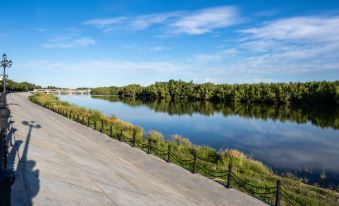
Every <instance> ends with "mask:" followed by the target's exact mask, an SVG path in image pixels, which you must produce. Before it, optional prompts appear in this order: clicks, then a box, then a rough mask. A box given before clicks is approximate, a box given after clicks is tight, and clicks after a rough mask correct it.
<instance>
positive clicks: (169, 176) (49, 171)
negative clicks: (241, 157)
mask: <svg viewBox="0 0 339 206" xmlns="http://www.w3.org/2000/svg"><path fill="white" fill-rule="evenodd" d="M28 96H29V94H28V93H15V94H8V96H7V102H8V106H9V108H10V110H11V121H10V124H11V127H10V128H11V130H10V133H9V137H8V138H10V143H9V158H8V167H9V168H12V167H13V170H14V171H15V183H14V185H13V186H12V192H11V193H12V196H11V200H12V204H11V205H14V206H27V205H38V206H39V205H51V206H53V205H81V206H102V205H105V206H130V205H140V206H177V205H180V206H181V205H182V206H220V205H223V206H244V205H246V206H266V204H265V203H263V202H261V201H259V200H257V199H255V198H253V197H251V196H249V195H246V194H245V193H242V192H239V191H237V190H235V189H227V188H224V187H223V186H221V185H220V184H218V183H216V182H213V181H211V180H209V179H208V178H205V177H203V176H201V175H192V174H191V173H190V172H188V171H185V170H184V169H182V168H181V167H179V166H177V165H175V164H168V163H166V162H164V161H162V160H161V159H159V158H157V157H156V156H154V155H149V154H146V153H145V152H143V151H141V150H139V149H137V148H133V147H131V146H129V145H128V144H126V143H123V142H119V141H117V140H115V139H112V138H110V137H108V136H107V135H105V134H102V133H100V132H98V131H95V130H93V129H90V128H88V127H86V126H84V125H82V124H79V123H77V122H75V121H72V120H71V119H68V118H66V117H64V116H62V115H60V114H58V113H55V112H53V111H51V110H48V109H46V108H43V107H41V106H39V105H37V104H34V103H32V102H30V101H29V100H28ZM1 203H2V202H1ZM1 203H0V205H2V204H1Z"/></svg>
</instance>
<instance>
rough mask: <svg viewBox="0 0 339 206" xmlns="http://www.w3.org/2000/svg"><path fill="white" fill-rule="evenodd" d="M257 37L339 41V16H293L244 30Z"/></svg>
mask: <svg viewBox="0 0 339 206" xmlns="http://www.w3.org/2000/svg"><path fill="white" fill-rule="evenodd" d="M242 32H243V33H246V34H249V35H251V37H252V38H257V39H276V40H300V41H311V42H328V41H339V16H306V17H293V18H286V19H281V20H276V21H272V22H269V23H267V24H265V25H263V26H259V27H255V28H250V29H245V30H242Z"/></svg>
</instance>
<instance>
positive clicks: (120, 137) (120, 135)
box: [119, 129, 123, 142]
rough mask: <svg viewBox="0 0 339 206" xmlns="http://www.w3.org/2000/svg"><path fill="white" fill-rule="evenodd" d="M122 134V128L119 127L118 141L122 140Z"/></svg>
mask: <svg viewBox="0 0 339 206" xmlns="http://www.w3.org/2000/svg"><path fill="white" fill-rule="evenodd" d="M122 135H123V133H122V129H121V130H120V134H119V141H120V142H121V141H123V139H122Z"/></svg>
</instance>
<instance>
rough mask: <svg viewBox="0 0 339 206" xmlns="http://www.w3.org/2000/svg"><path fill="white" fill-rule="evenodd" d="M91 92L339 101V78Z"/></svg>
mask: <svg viewBox="0 0 339 206" xmlns="http://www.w3.org/2000/svg"><path fill="white" fill-rule="evenodd" d="M91 94H93V95H119V96H123V97H132V98H146V99H167V100H177V99H184V100H210V101H223V102H240V103H271V104H287V103H291V104H311V105H312V104H318V103H326V104H335V105H337V104H339V81H333V82H329V81H313V82H305V83H300V82H297V83H292V82H290V83H256V84H234V85H230V84H213V83H204V84H196V83H193V82H192V81H190V82H185V81H181V80H179V81H176V80H170V81H168V82H156V83H154V84H151V85H149V86H145V87H143V86H141V85H138V84H130V85H127V86H123V87H116V86H111V87H98V88H93V89H92V90H91Z"/></svg>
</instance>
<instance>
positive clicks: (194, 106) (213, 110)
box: [60, 96, 339, 186]
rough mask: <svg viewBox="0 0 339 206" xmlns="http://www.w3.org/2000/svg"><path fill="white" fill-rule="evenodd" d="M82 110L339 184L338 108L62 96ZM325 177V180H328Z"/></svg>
mask: <svg viewBox="0 0 339 206" xmlns="http://www.w3.org/2000/svg"><path fill="white" fill-rule="evenodd" d="M60 98H61V99H62V100H66V101H69V102H72V103H75V104H78V105H80V106H84V107H87V108H92V109H97V110H100V111H102V112H104V113H105V114H106V115H111V114H114V115H116V116H117V117H118V118H120V119H122V120H125V121H128V122H132V123H133V124H136V125H140V126H141V127H143V128H144V129H145V131H146V132H147V131H149V130H151V129H154V130H158V131H160V132H162V133H163V134H164V135H165V136H167V137H169V136H170V135H171V134H173V133H176V134H179V135H182V136H185V137H188V138H189V139H190V141H191V142H192V143H194V144H198V145H209V146H211V147H214V148H216V149H222V148H235V149H239V150H241V151H244V152H245V153H246V154H248V155H249V156H251V157H253V158H254V159H258V160H260V161H263V162H264V163H265V164H267V165H269V166H270V167H272V168H273V169H274V170H275V171H277V172H281V173H285V172H289V173H293V174H294V175H296V176H298V177H301V178H305V179H308V181H310V182H313V183H314V182H317V183H319V184H322V185H327V186H328V185H332V186H337V185H339V158H338V156H339V141H338V140H339V130H338V125H339V115H338V114H339V113H338V108H328V107H316V108H305V107H292V106H286V105H284V106H265V105H234V104H233V105H227V104H222V103H211V102H187V101H179V102H167V101H163V100H158V101H143V100H136V99H121V98H118V97H108V96H93V97H91V96H61V97H60ZM320 176H322V177H324V176H326V179H325V180H323V179H321V178H320Z"/></svg>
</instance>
